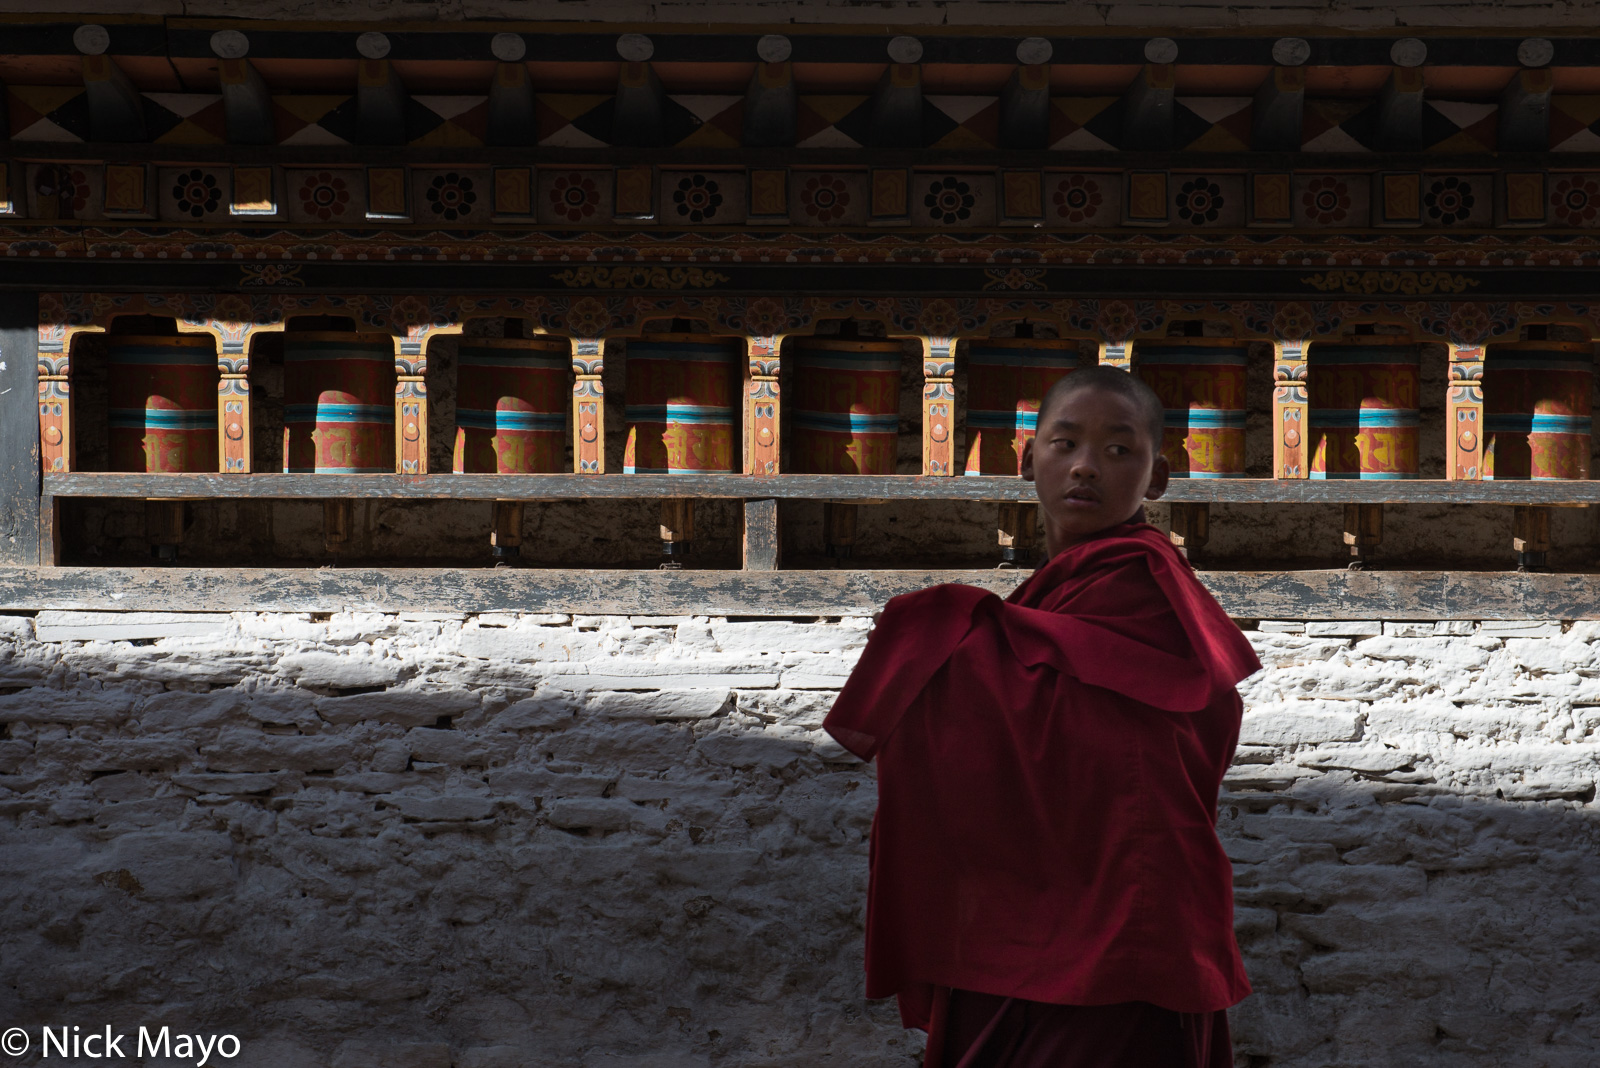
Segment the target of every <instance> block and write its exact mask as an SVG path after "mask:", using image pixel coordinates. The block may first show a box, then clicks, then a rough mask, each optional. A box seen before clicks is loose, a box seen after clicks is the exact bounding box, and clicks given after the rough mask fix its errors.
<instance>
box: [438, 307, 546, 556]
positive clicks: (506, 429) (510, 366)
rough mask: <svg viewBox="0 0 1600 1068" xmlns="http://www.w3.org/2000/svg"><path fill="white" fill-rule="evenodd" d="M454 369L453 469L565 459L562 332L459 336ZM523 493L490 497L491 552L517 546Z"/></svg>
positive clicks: (509, 551)
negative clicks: (507, 497)
mask: <svg viewBox="0 0 1600 1068" xmlns="http://www.w3.org/2000/svg"><path fill="white" fill-rule="evenodd" d="M456 366H457V376H456V445H455V460H454V463H453V464H452V469H453V470H454V471H455V473H456V474H458V475H459V474H499V475H532V474H553V473H555V472H557V471H561V470H564V469H565V468H566V466H567V463H566V459H567V440H566V434H567V409H568V408H569V407H570V406H571V403H572V388H571V386H570V385H569V383H568V378H569V376H570V374H571V372H572V344H571V342H569V341H567V340H566V339H565V338H551V337H537V338H463V339H462V341H461V347H460V349H459V350H458V355H457V360H456ZM522 514H523V505H522V502H521V501H496V502H495V505H494V525H493V531H494V532H493V534H492V535H491V538H490V541H491V544H492V545H493V546H494V555H495V556H498V557H511V556H518V555H520V553H521V551H522Z"/></svg>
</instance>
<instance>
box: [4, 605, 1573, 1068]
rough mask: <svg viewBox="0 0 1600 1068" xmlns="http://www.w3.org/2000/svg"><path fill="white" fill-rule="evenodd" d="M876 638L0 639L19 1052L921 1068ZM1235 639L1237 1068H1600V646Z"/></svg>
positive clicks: (742, 625) (149, 621) (329, 620)
mask: <svg viewBox="0 0 1600 1068" xmlns="http://www.w3.org/2000/svg"><path fill="white" fill-rule="evenodd" d="M869 625H870V621H869V620H866V619H836V620H815V621H795V620H725V619H715V618H704V617H695V618H648V617H646V618H641V617H633V618H627V617H584V616H577V617H568V616H564V615H545V616H531V615H524V616H520V617H519V616H515V615H432V614H399V615H355V614H335V615H331V616H308V615H256V614H247V613H236V614H232V615H224V614H218V615H188V616H173V615H162V616H150V615H144V616H141V615H135V614H130V613H121V614H119V613H66V612H41V613H39V614H38V616H37V617H36V618H31V617H27V616H0V725H3V727H4V737H3V740H0V817H3V822H0V879H3V880H4V882H3V886H0V893H3V895H4V900H5V901H6V908H5V909H4V912H3V915H0V1026H13V1025H23V1026H26V1027H28V1028H29V1029H30V1030H34V1031H36V1030H37V1028H38V1027H39V1026H42V1025H47V1024H48V1025H51V1026H66V1025H81V1026H83V1027H84V1029H85V1030H87V1029H88V1028H89V1027H91V1026H93V1027H96V1028H98V1027H101V1026H103V1025H110V1026H111V1027H112V1028H113V1029H114V1030H119V1031H126V1032H129V1033H132V1032H133V1031H135V1030H136V1029H137V1028H138V1027H139V1026H141V1025H144V1026H147V1027H150V1028H158V1027H160V1026H163V1025H165V1026H169V1027H171V1028H172V1030H173V1031H174V1032H202V1033H207V1034H211V1033H218V1032H226V1033H232V1034H235V1035H237V1036H239V1038H240V1040H241V1042H242V1045H243V1052H242V1053H241V1054H240V1055H239V1057H237V1058H235V1059H233V1060H231V1061H214V1063H223V1064H230V1065H246V1066H249V1068H313V1066H319V1068H320V1066H325V1065H332V1066H333V1068H449V1066H452V1065H453V1066H455V1068H512V1066H517V1068H522V1066H539V1068H544V1066H550V1068H711V1066H718V1068H720V1066H733V1065H740V1066H744V1065H750V1066H758V1065H761V1066H767V1065H770V1066H779V1065H782V1066H788V1065H841V1066H843V1065H848V1066H861V1068H867V1066H885V1068H899V1066H908V1065H912V1064H914V1063H915V1062H916V1054H917V1041H916V1037H917V1036H916V1035H915V1034H907V1033H906V1032H903V1031H902V1030H901V1029H900V1027H899V1025H898V1022H897V1019H896V1017H895V1013H894V1011H893V1009H892V1007H891V1006H890V1005H886V1004H877V1003H868V1002H866V1001H864V1000H863V999H862V986H861V959H860V953H861V924H862V910H863V893H864V890H865V882H866V849H867V842H866V839H867V833H868V829H869V824H870V819H871V815H872V811H873V804H874V789H873V777H872V769H871V768H870V767H864V766H862V765H860V764H859V763H856V762H855V761H854V760H853V759H852V758H851V757H849V755H848V754H846V753H845V752H844V751H843V750H841V749H840V748H839V747H838V746H836V745H834V744H832V743H831V742H830V741H829V740H828V739H827V738H826V736H825V735H823V734H822V732H821V731H820V730H819V729H818V728H819V724H820V722H821V720H822V717H823V715H824V713H825V712H826V710H827V708H828V706H829V704H830V702H831V700H832V697H833V692H834V691H835V690H836V689H837V687H838V686H839V685H840V683H841V682H842V680H843V679H844V677H845V676H846V674H847V673H848V671H849V669H850V667H851V665H852V663H853V662H854V660H855V658H856V657H857V655H858V654H859V651H860V649H861V647H862V645H863V643H864V641H865V638H866V634H867V631H868V628H869ZM1247 626H1253V627H1254V629H1253V630H1252V631H1251V638H1252V640H1253V641H1254V643H1255V645H1256V648H1257V650H1258V651H1259V652H1260V655H1261V657H1262V659H1263V661H1264V662H1265V664H1266V669H1265V670H1264V671H1262V672H1261V673H1260V674H1258V675H1256V676H1255V677H1253V678H1252V679H1250V680H1248V681H1247V682H1246V683H1245V685H1244V687H1243V692H1244V695H1245V699H1246V703H1247V709H1248V711H1247V714H1246V717H1245V723H1244V735H1243V739H1242V744H1241V748H1240V751H1239V757H1238V762H1237V765H1236V766H1235V768H1234V770H1233V772H1232V774H1231V776H1230V778H1229V780H1228V783H1227V786H1226V789H1225V791H1224V795H1223V797H1222V799H1221V821H1222V822H1221V826H1222V833H1223V837H1224V839H1225V841H1226V843H1227V846H1228V850H1229V852H1230V854H1231V856H1232V857H1233V859H1234V863H1235V871H1236V885H1237V888H1238V931H1239V937H1240V940H1241V943H1242V945H1243V947H1244V951H1245V955H1246V960H1247V963H1248V966H1249V969H1250V974H1251V978H1252V980H1253V982H1254V984H1255V987H1256V993H1255V995H1254V996H1253V997H1251V998H1250V999H1249V1000H1247V1001H1246V1002H1244V1003H1243V1004H1242V1005H1241V1006H1240V1007H1239V1008H1238V1009H1236V1010H1235V1011H1234V1014H1233V1020H1234V1027H1235V1031H1236V1036H1237V1046H1238V1050H1239V1055H1240V1062H1239V1063H1240V1064H1241V1065H1247V1066H1250V1068H1266V1066H1272V1068H1280V1066H1281V1068H1328V1066H1357V1065H1359V1066H1363V1068H1370V1066H1384V1065H1406V1066H1416V1065H1450V1066H1452V1068H1461V1066H1482V1068H1503V1066H1505V1065H1510V1064H1515V1065H1517V1066H1519V1068H1540V1066H1562V1068H1580V1066H1583V1068H1592V1066H1593V1065H1594V1064H1595V1063H1596V1061H1595V1058H1596V1052H1595V1051H1596V1050H1597V1049H1600V924H1597V923H1596V921H1595V918H1596V915H1597V907H1600V848H1597V847H1600V823H1597V820H1596V811H1597V807H1596V805H1595V803H1594V802H1595V783H1596V778H1597V773H1600V626H1597V625H1595V624H1589V623H1582V624H1576V625H1563V624H1561V623H1559V622H1532V623H1492V622H1485V623H1475V622H1465V621H1463V622H1443V623H1405V622H1402V623H1379V622H1372V623H1353V624H1352V623H1345V624H1320V623H1311V624H1302V623H1292V622H1261V623H1259V624H1247ZM36 1054H37V1050H35V1051H34V1052H32V1053H30V1054H29V1055H28V1056H27V1057H24V1058H22V1059H20V1060H16V1061H12V1062H11V1063H17V1064H32V1063H41V1064H44V1063H54V1061H50V1062H43V1061H36V1060H34V1059H33V1058H35V1057H36ZM85 1063H89V1062H85ZM101 1063H104V1062H101ZM148 1063H150V1064H156V1063H162V1064H165V1063H176V1062H167V1061H149V1062H148ZM191 1063H192V1062H191Z"/></svg>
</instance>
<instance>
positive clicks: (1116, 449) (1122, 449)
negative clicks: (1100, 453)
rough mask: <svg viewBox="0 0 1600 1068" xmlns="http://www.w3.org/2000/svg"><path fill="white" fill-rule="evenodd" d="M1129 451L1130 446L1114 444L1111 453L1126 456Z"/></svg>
mask: <svg viewBox="0 0 1600 1068" xmlns="http://www.w3.org/2000/svg"><path fill="white" fill-rule="evenodd" d="M1128 451H1129V450H1128V447H1127V446H1126V445H1113V446H1111V455H1112V456H1126V455H1128Z"/></svg>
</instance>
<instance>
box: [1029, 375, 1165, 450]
mask: <svg viewBox="0 0 1600 1068" xmlns="http://www.w3.org/2000/svg"><path fill="white" fill-rule="evenodd" d="M1083 389H1103V390H1106V391H1108V392H1111V393H1116V394H1119V395H1120V396H1123V397H1125V398H1127V399H1128V400H1130V401H1132V402H1133V405H1134V407H1135V408H1136V409H1137V410H1138V411H1139V413H1140V414H1141V415H1142V416H1143V417H1144V418H1143V419H1142V420H1141V427H1142V428H1143V430H1144V432H1145V433H1146V434H1147V435H1149V441H1150V450H1151V452H1152V453H1154V454H1159V453H1160V452H1161V435H1162V431H1163V429H1164V427H1165V413H1164V412H1163V410H1162V406H1161V398H1160V397H1157V396H1156V391H1155V390H1153V389H1151V388H1150V387H1149V386H1148V385H1146V384H1145V382H1144V380H1143V379H1142V378H1139V377H1137V376H1136V375H1131V374H1129V373H1128V372H1127V371H1124V370H1122V369H1121V368H1117V367H1088V368H1085V369H1083V370H1081V371H1073V372H1072V373H1070V374H1068V375H1067V376H1066V377H1064V378H1062V379H1060V380H1059V381H1057V382H1056V384H1055V385H1053V386H1051V387H1050V391H1049V392H1048V393H1046V394H1045V395H1044V399H1043V400H1042V401H1040V402H1039V431H1040V432H1041V433H1042V432H1043V431H1044V428H1045V419H1046V417H1047V416H1048V415H1049V412H1050V408H1051V406H1052V405H1054V404H1055V403H1056V402H1057V401H1059V400H1061V399H1062V398H1063V397H1067V396H1069V395H1071V394H1073V393H1077V392H1078V391H1079V390H1083Z"/></svg>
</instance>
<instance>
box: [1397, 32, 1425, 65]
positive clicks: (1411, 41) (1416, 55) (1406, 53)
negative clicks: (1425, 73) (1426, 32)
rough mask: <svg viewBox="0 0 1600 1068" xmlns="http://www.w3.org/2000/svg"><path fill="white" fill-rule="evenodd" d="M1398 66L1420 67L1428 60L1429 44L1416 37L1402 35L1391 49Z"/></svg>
mask: <svg viewBox="0 0 1600 1068" xmlns="http://www.w3.org/2000/svg"><path fill="white" fill-rule="evenodd" d="M1389 58H1390V59H1392V60H1394V65H1395V66H1397V67H1420V66H1422V65H1423V64H1424V63H1426V62H1427V61H1428V46H1427V45H1425V44H1423V43H1422V42H1421V41H1419V40H1417V39H1416V38H1415V37H1402V38H1400V40H1398V41H1396V42H1395V43H1394V44H1393V45H1392V46H1391V47H1390V49H1389Z"/></svg>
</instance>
